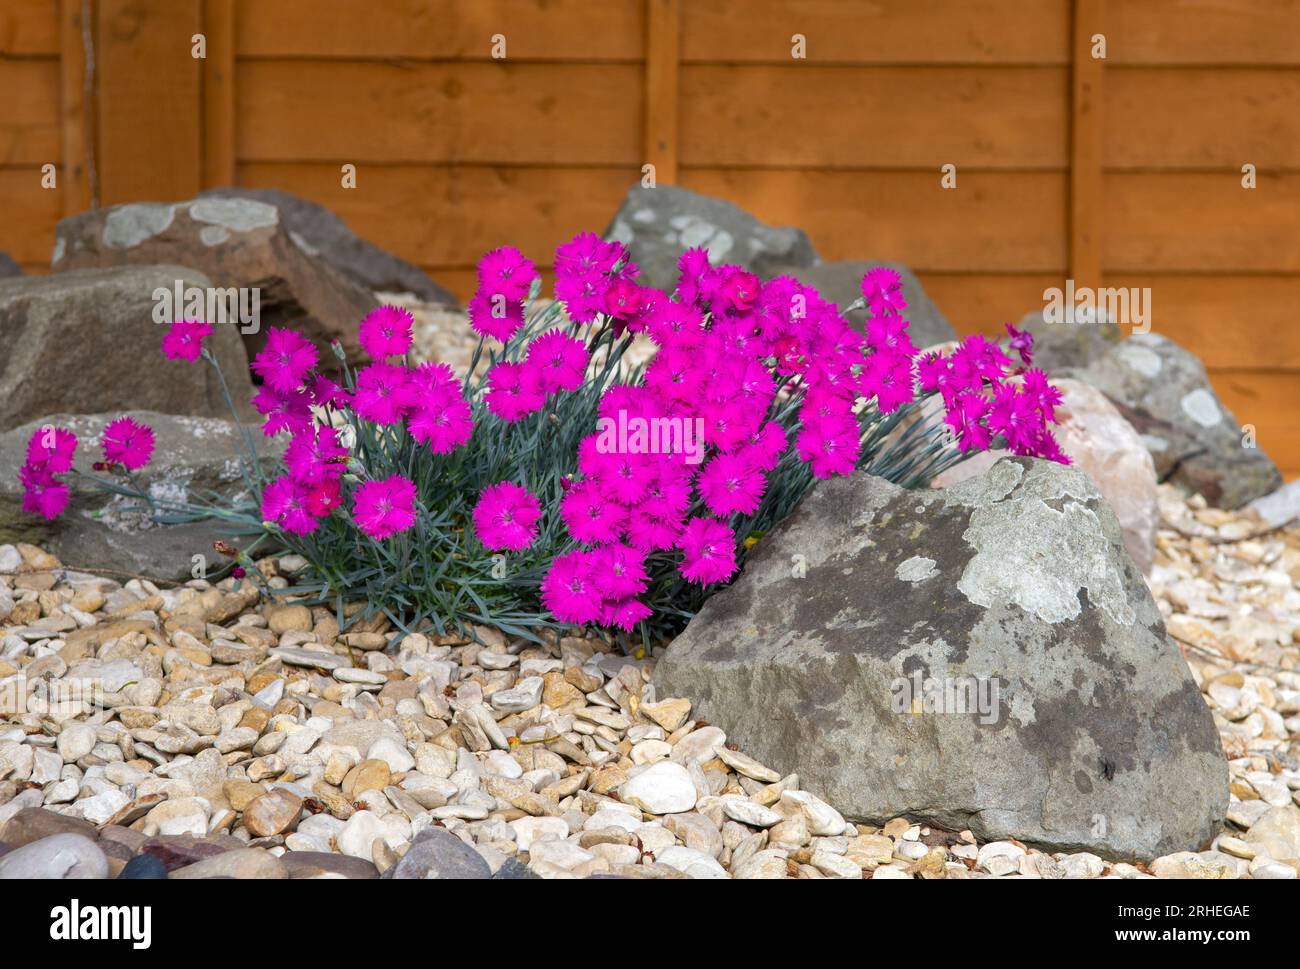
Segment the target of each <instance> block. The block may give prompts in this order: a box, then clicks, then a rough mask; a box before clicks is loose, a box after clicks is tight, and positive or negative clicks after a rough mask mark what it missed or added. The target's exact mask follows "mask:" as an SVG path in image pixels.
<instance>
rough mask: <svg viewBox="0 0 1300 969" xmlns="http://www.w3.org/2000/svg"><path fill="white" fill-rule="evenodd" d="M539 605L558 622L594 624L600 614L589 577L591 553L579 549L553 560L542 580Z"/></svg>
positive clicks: (591, 580)
mask: <svg viewBox="0 0 1300 969" xmlns="http://www.w3.org/2000/svg"><path fill="white" fill-rule="evenodd" d="M541 591H542V605H544V606H545V607H546V608H547V609H549V610H550V612H551V614H552V615H553V616H555V618H556V619H558V620H559V621H560V622H566V623H573V624H575V625H580V624H582V623H588V622H596V621H597V620H599V619H600V618H601V615H602V613H603V611H604V609H603V606H602V602H601V598H600V593H598V592H597V591H596V587H595V584H594V582H593V576H592V562H591V553H590V552H584V551H581V550H577V551H573V552H568V553H567V554H565V555H560V556H558V557H556V559H555V561H553V562H552V563H551V568H550V570H549V571H548V572H547V573H546V576H545V577H544V578H543V579H542V587H541Z"/></svg>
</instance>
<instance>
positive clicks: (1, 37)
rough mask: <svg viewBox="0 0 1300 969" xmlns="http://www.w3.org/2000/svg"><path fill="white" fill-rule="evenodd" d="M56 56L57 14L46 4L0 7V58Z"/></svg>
mask: <svg viewBox="0 0 1300 969" xmlns="http://www.w3.org/2000/svg"><path fill="white" fill-rule="evenodd" d="M6 55H9V56H26V57H30V56H33V55H44V56H47V57H57V56H59V12H58V8H57V7H55V6H54V5H53V4H52V3H50V2H49V0H5V2H4V3H3V4H0V57H3V56H6Z"/></svg>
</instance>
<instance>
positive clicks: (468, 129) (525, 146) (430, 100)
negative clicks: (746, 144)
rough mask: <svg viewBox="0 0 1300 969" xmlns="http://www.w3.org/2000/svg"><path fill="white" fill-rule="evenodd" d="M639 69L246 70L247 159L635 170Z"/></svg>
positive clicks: (240, 68) (241, 114)
mask: <svg viewBox="0 0 1300 969" xmlns="http://www.w3.org/2000/svg"><path fill="white" fill-rule="evenodd" d="M643 87H644V78H643V76H642V71H641V69H640V68H639V67H638V66H636V65H623V64H605V65H597V64H557V65H543V64H514V63H509V62H507V63H500V64H398V63H370V62H343V63H316V62H288V61H245V62H241V63H239V64H238V65H237V70H236V80H235V90H236V98H237V105H238V108H237V113H236V132H235V136H236V139H237V141H238V144H239V157H240V160H242V161H317V160H331V161H340V162H353V163H357V164H360V163H364V162H386V163H391V162H498V163H504V164H554V163H571V164H588V165H591V164H596V165H600V164H624V165H631V164H637V165H639V164H640V163H641V159H642V144H641V141H642V134H643V131H642V121H641V117H642V108H641V101H642V89H643Z"/></svg>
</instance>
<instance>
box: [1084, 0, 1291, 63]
mask: <svg viewBox="0 0 1300 969" xmlns="http://www.w3.org/2000/svg"><path fill="white" fill-rule="evenodd" d="M1112 7H1113V9H1112V10H1111V12H1110V33H1109V37H1110V39H1111V45H1110V56H1111V59H1112V63H1114V64H1221V65H1224V64H1240V65H1247V66H1258V67H1262V66H1264V65H1290V66H1296V65H1300V44H1297V43H1296V37H1297V36H1300V0H1196V2H1194V3H1189V2H1188V0H1119V2H1118V3H1115V4H1112Z"/></svg>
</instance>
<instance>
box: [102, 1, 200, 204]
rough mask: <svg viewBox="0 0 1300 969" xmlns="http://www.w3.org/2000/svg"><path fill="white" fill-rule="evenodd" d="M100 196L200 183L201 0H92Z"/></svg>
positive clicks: (175, 192)
mask: <svg viewBox="0 0 1300 969" xmlns="http://www.w3.org/2000/svg"><path fill="white" fill-rule="evenodd" d="M97 19H98V29H97V31H96V36H97V38H98V50H97V77H98V79H99V87H98V103H97V113H98V119H97V127H98V132H99V150H98V159H99V173H100V186H101V202H102V203H103V204H105V205H113V204H116V203H119V202H136V201H142V200H151V199H152V200H157V199H164V200H165V199H182V198H189V197H191V196H193V195H194V194H195V193H196V192H198V190H199V188H200V187H201V185H202V174H203V149H202V133H201V125H202V119H203V112H202V110H201V108H202V89H201V68H200V66H199V65H200V62H199V61H198V60H196V59H195V58H194V57H193V56H191V46H192V43H193V42H192V40H191V38H192V37H193V36H194V35H195V34H197V33H199V32H200V30H201V29H202V20H201V17H200V0H99V10H98V15H97Z"/></svg>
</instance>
